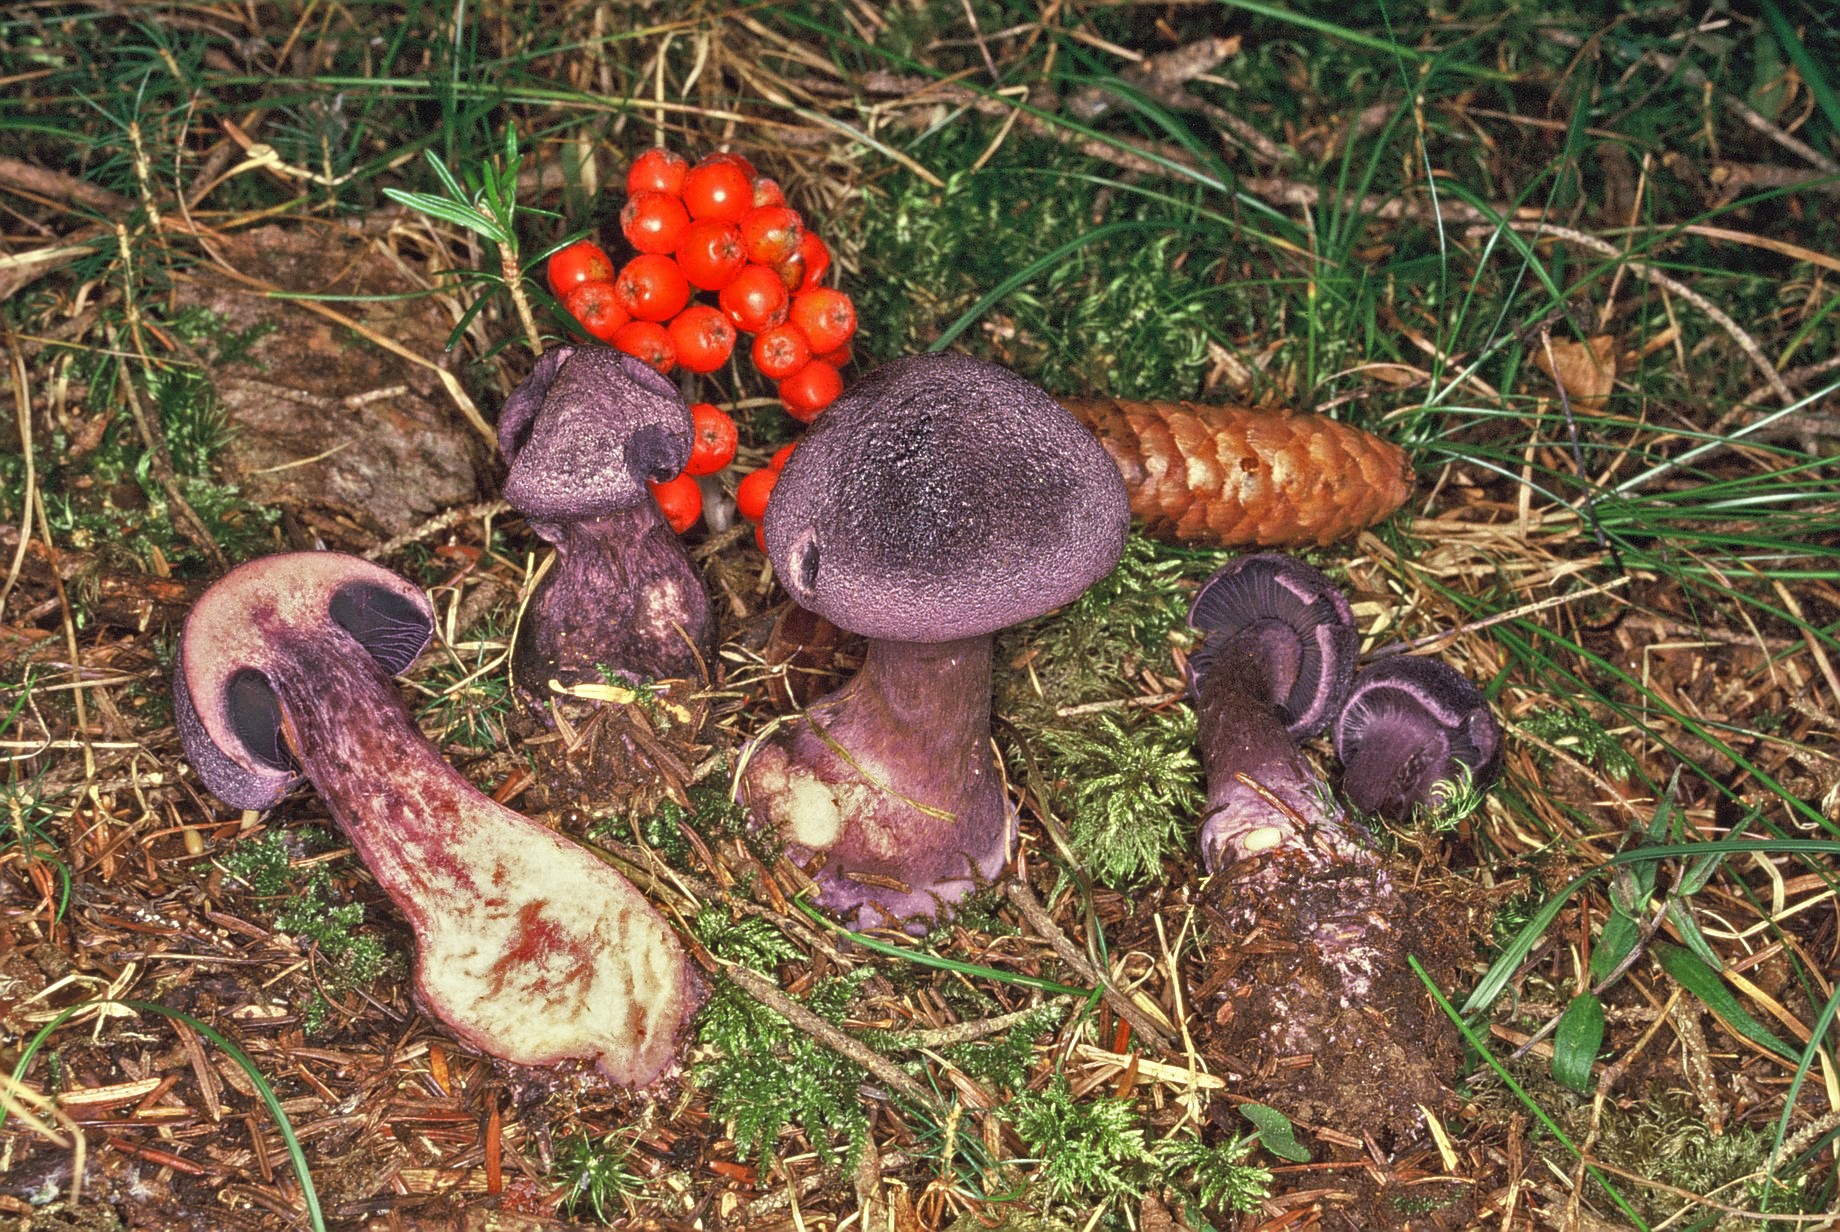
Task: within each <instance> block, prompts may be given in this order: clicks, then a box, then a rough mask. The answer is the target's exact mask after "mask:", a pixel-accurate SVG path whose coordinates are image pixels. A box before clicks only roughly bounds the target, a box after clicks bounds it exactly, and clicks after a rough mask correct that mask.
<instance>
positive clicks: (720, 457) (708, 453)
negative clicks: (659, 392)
mask: <svg viewBox="0 0 1840 1232" xmlns="http://www.w3.org/2000/svg"><path fill="white" fill-rule="evenodd" d="M723 324H727V322H726V321H725V322H723ZM734 460H735V421H734V420H732V419H730V418H729V417H728V414H727V412H725V411H723V410H722V409H721V408H720V407H717V406H715V405H714V404H712V403H708V402H699V403H697V404H696V405H695V406H693V407H691V408H690V461H688V462H686V463H685V464H684V474H686V475H713V474H715V473H716V472H717V471H719V470H721V469H722V468H723V467H725V466H727V465H728V464H729V463H730V462H733V461H734Z"/></svg>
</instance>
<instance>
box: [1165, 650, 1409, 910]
mask: <svg viewBox="0 0 1840 1232" xmlns="http://www.w3.org/2000/svg"><path fill="white" fill-rule="evenodd" d="M1231 667H1232V664H1231V663H1230V662H1225V663H1223V662H1217V663H1216V664H1215V665H1214V668H1213V670H1212V671H1210V672H1209V673H1208V675H1207V677H1206V679H1204V680H1203V681H1202V686H1201V712H1200V718H1199V726H1200V730H1201V733H1202V735H1201V761H1202V765H1203V767H1204V768H1205V769H1206V771H1207V781H1208V797H1207V810H1206V811H1205V812H1204V813H1203V814H1202V816H1201V856H1202V859H1203V860H1204V861H1205V862H1206V865H1207V869H1208V871H1209V872H1211V873H1212V872H1219V871H1220V870H1221V869H1223V868H1227V867H1230V866H1232V865H1234V864H1238V863H1240V862H1241V861H1245V860H1252V859H1257V858H1260V857H1267V856H1271V855H1273V854H1276V853H1279V852H1292V853H1296V854H1299V855H1302V856H1303V857H1305V858H1307V859H1312V860H1316V861H1319V862H1328V861H1336V862H1342V863H1357V864H1358V863H1366V862H1368V861H1370V860H1371V859H1372V856H1371V854H1370V853H1369V852H1368V851H1367V849H1366V847H1365V845H1364V844H1362V843H1361V842H1360V841H1359V840H1358V838H1357V837H1356V836H1355V835H1354V834H1353V833H1352V832H1351V831H1350V830H1349V828H1348V822H1347V821H1346V819H1345V818H1344V816H1343V814H1342V810H1341V807H1340V806H1339V805H1338V804H1336V802H1335V798H1334V796H1333V794H1332V793H1331V792H1330V790H1329V785H1328V784H1327V783H1326V782H1324V781H1323V779H1322V776H1321V775H1319V774H1317V773H1316V769H1315V767H1313V766H1312V765H1311V764H1310V760H1309V758H1308V757H1306V756H1305V755H1304V754H1303V752H1302V750H1300V749H1299V748H1298V747H1297V745H1296V744H1295V742H1293V741H1292V739H1291V737H1290V733H1289V732H1287V731H1286V730H1285V727H1284V720H1283V718H1282V717H1281V716H1280V715H1279V714H1278V712H1277V711H1276V710H1275V709H1274V708H1273V707H1272V706H1271V705H1270V704H1269V703H1268V702H1266V701H1264V700H1263V695H1264V694H1265V693H1266V692H1267V690H1265V689H1263V688H1262V687H1260V688H1253V689H1247V688H1244V687H1241V684H1240V682H1238V681H1236V679H1235V677H1234V675H1233V673H1232V671H1231V670H1230V668H1231Z"/></svg>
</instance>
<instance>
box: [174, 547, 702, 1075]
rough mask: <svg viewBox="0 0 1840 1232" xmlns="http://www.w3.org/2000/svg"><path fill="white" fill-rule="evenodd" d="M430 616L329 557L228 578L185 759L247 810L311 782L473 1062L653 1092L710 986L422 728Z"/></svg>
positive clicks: (648, 916) (189, 708)
mask: <svg viewBox="0 0 1840 1232" xmlns="http://www.w3.org/2000/svg"><path fill="white" fill-rule="evenodd" d="M433 629H434V612H433V610H432V608H431V607H430V606H429V604H428V601H427V599H426V598H425V597H424V596H423V595H422V593H421V591H419V590H417V589H416V588H415V587H414V586H412V585H411V584H410V583H409V582H407V581H405V580H404V579H402V578H400V577H398V576H396V575H395V574H393V573H391V572H389V571H388V570H386V569H382V568H380V567H378V566H376V565H373V564H369V563H367V562H366V561H363V560H359V559H357V558H356V557H352V556H344V555H340V554H337V553H332V552H296V553H289V554H285V555H280V556H270V557H267V558H265V559H262V560H257V561H252V562H250V563H249V564H246V565H242V566H240V567H238V568H236V569H233V570H231V571H230V572H229V573H228V574H226V575H225V576H224V577H223V578H222V579H221V580H219V581H218V582H217V583H216V584H215V585H214V586H212V587H211V588H210V589H209V590H208V591H206V592H205V594H204V595H203V597H201V598H200V599H199V600H198V602H197V604H196V605H195V606H194V607H193V608H192V611H191V614H190V615H189V616H188V617H187V618H186V622H185V633H184V636H183V638H182V639H181V643H180V649H179V663H178V667H177V670H176V673H175V677H174V680H173V709H174V712H175V715H176V718H177V722H178V727H179V736H180V739H181V740H182V741H183V743H184V745H185V753H186V756H187V758H188V759H189V760H190V761H191V764H192V766H193V768H194V769H196V770H197V771H198V775H199V778H200V779H202V780H203V782H204V784H205V786H207V787H208V788H210V790H211V791H212V792H213V793H215V794H216V795H217V797H218V798H219V799H221V800H223V801H224V802H225V803H226V804H229V805H231V806H232V807H235V808H247V809H257V808H267V807H269V806H270V805H272V804H274V803H275V802H276V801H277V800H279V799H280V798H281V797H282V795H284V794H285V793H286V792H287V791H288V790H289V789H291V788H292V787H294V786H295V785H296V784H297V783H298V782H299V781H300V778H301V776H302V775H303V774H304V775H305V776H306V777H307V778H308V779H310V780H311V781H312V783H313V785H314V787H316V788H318V789H319V793H320V795H321V796H323V797H324V798H325V801H326V804H327V806H328V807H329V809H330V810H331V813H332V817H333V820H334V821H335V822H337V823H338V825H339V828H340V829H341V830H342V831H343V832H344V833H345V835H346V837H347V838H348V839H350V841H351V844H352V846H353V847H354V848H355V849H356V850H357V852H358V855H359V857H360V858H361V859H363V861H364V863H365V865H366V867H368V868H369V869H370V870H371V873H372V874H373V875H374V876H375V877H376V879H377V882H378V884H379V885H381V886H382V887H383V889H384V892H385V893H387V894H388V895H389V896H390V898H391V900H392V901H393V902H394V903H395V904H396V906H397V907H398V908H399V909H400V910H401V911H402V913H403V915H404V916H405V917H406V918H407V919H408V922H409V926H410V928H411V929H412V930H413V931H414V933H415V937H416V971H415V989H416V993H417V996H418V997H419V999H420V1001H421V1003H422V1005H423V1006H425V1007H426V1008H427V1010H428V1012H429V1013H430V1014H432V1015H433V1016H434V1017H435V1018H437V1019H439V1020H440V1021H441V1022H443V1023H445V1024H446V1025H447V1027H448V1028H449V1029H450V1030H452V1031H453V1032H454V1034H455V1035H457V1036H459V1037H460V1038H461V1039H463V1040H465V1041H466V1042H467V1043H469V1044H472V1045H474V1046H475V1047H477V1048H479V1049H480V1050H481V1051H483V1052H486V1053H489V1054H490V1055H492V1056H495V1057H500V1058H503V1059H504V1060H507V1061H513V1062H517V1063H519V1064H523V1065H550V1064H555V1063H558V1062H561V1061H565V1060H579V1061H583V1062H589V1063H592V1064H594V1065H595V1066H596V1067H598V1068H599V1069H600V1070H601V1072H603V1073H604V1074H606V1076H607V1077H608V1078H610V1079H612V1080H613V1081H615V1082H620V1083H625V1084H628V1085H634V1086H639V1085H644V1084H646V1083H649V1082H651V1081H652V1080H654V1079H655V1078H657V1077H659V1076H660V1075H661V1074H662V1073H664V1072H665V1071H666V1070H667V1069H668V1068H669V1066H670V1065H671V1063H672V1061H673V1057H674V1053H675V1050H676V1043H677V1039H678V1037H679V1035H680V1033H681V1032H682V1030H683V1027H684V1024H685V1022H686V1021H687V1019H688V1017H689V1015H690V1013H691V1011H692V1010H693V1009H694V1008H695V1004H696V1001H697V999H698V995H699V988H700V985H699V983H698V981H697V978H696V976H695V974H694V972H693V971H692V970H691V969H690V967H689V965H688V964H687V963H686V961H685V958H684V952H683V949H682V947H681V946H679V944H678V942H677V938H676V937H675V936H674V935H673V934H672V932H671V930H670V928H668V927H667V926H666V924H665V922H664V920H663V918H662V917H661V916H660V915H659V914H658V912H657V911H656V910H654V909H653V908H652V906H651V904H650V903H648V902H647V901H646V900H645V898H644V896H643V895H641V894H640V893H639V891H638V890H636V889H634V888H633V886H632V885H631V884H630V883H628V882H627V881H626V880H625V879H624V878H622V877H621V876H620V875H619V874H617V873H615V872H614V871H613V870H612V869H611V868H609V867H608V866H607V865H606V864H604V863H602V862H601V861H600V860H599V859H597V858H596V857H595V856H594V855H593V854H592V853H590V852H589V851H587V850H586V849H585V848H583V847H580V846H578V845H576V844H574V843H571V842H569V841H567V840H566V839H563V838H562V837H560V836H559V835H557V834H554V833H552V832H551V831H549V830H547V829H545V828H544V827H542V826H540V825H538V824H536V823H535V822H533V821H531V820H529V819H528V818H525V817H522V816H519V815H518V814H517V813H514V812H512V811H511V810H509V809H507V808H504V807H503V806H501V805H499V804H495V803H494V802H493V801H491V800H489V799H487V798H486V797H485V796H483V795H481V794H480V793H479V792H478V791H476V790H474V788H473V787H472V786H471V785H470V784H468V783H467V781H466V780H465V779H463V778H461V777H460V775H459V774H458V773H457V772H456V771H455V770H454V769H453V767H451V766H449V765H448V764H447V763H446V762H445V761H443V760H442V758H441V755H440V753H439V752H438V751H437V750H436V749H435V747H434V746H433V745H432V744H430V743H429V742H428V740H427V739H426V738H425V737H423V735H422V734H421V732H420V731H418V730H417V729H416V726H415V720H414V719H413V718H412V717H411V716H410V714H409V711H408V709H407V708H406V707H405V706H404V705H403V703H402V700H401V698H399V697H398V696H397V692H396V689H395V687H394V686H393V685H392V684H391V683H390V677H391V675H393V674H394V673H396V672H400V671H402V670H403V669H404V668H406V667H407V666H408V665H409V664H411V663H413V662H414V661H415V659H416V656H417V655H419V654H420V653H421V651H422V649H423V648H424V647H425V646H427V644H428V640H429V637H430V635H431V634H432V632H433Z"/></svg>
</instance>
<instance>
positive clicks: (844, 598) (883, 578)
mask: <svg viewBox="0 0 1840 1232" xmlns="http://www.w3.org/2000/svg"><path fill="white" fill-rule="evenodd" d="M1129 522H1130V506H1129V501H1128V499H1127V496H1126V493H1125V487H1124V480H1123V479H1122V478H1121V477H1120V476H1119V474H1118V467H1117V466H1116V464H1114V463H1113V462H1112V460H1111V457H1110V456H1109V455H1108V454H1107V453H1106V452H1105V450H1104V448H1103V447H1102V446H1100V444H1099V443H1098V441H1097V440H1096V439H1095V438H1094V437H1093V435H1092V434H1091V433H1090V432H1088V431H1087V430H1086V429H1085V428H1083V427H1081V426H1080V424H1079V422H1078V421H1077V420H1075V419H1074V417H1073V416H1072V415H1070V414H1069V413H1068V412H1067V411H1066V410H1065V409H1064V408H1063V407H1061V406H1060V404H1059V403H1057V402H1055V401H1054V399H1053V398H1051V397H1049V396H1048V395H1047V394H1046V393H1045V392H1043V391H1042V390H1040V389H1037V388H1036V387H1035V386H1033V385H1031V384H1029V383H1028V382H1027V381H1025V380H1023V379H1022V378H1021V377H1019V376H1017V375H1015V374H1014V373H1012V372H1010V371H1009V370H1007V369H1005V368H1001V367H998V366H997V365H995V364H989V363H985V362H983V361H982V360H977V359H972V358H971V357H969V356H966V355H956V354H936V355H914V356H909V357H907V358H905V359H897V360H895V361H893V362H892V363H889V364H885V365H883V366H882V367H880V368H878V369H876V370H875V371H873V372H871V373H869V374H868V375H867V376H866V377H864V378H863V379H862V380H861V381H860V382H858V383H857V384H856V386H855V387H854V388H853V389H851V390H849V391H848V392H847V393H845V394H844V395H843V396H842V397H841V398H839V399H837V401H836V402H834V403H832V404H831V406H830V407H829V408H827V409H826V410H825V412H824V414H823V415H821V416H820V417H819V418H818V420H817V422H816V423H815V424H814V425H813V426H812V428H811V430H810V431H808V432H807V433H806V434H805V437H804V439H803V440H801V441H800V442H799V447H798V448H797V449H796V450H794V451H793V453H792V456H791V457H790V458H789V459H787V461H786V466H785V470H784V471H783V472H782V473H781V475H780V478H779V482H778V485H777V486H776V487H775V488H774V490H773V500H772V501H771V503H769V504H768V506H767V514H766V519H765V521H764V523H763V525H764V528H765V535H766V541H767V554H768V555H769V556H770V557H772V558H773V566H774V568H775V570H776V571H777V572H778V574H779V578H780V582H781V584H782V585H784V586H785V588H786V591H787V593H789V594H790V595H791V596H792V598H793V600H794V601H795V602H796V603H798V604H799V606H801V607H804V608H808V609H810V610H811V611H814V612H816V613H818V614H819V615H820V616H823V617H824V618H825V619H827V620H829V621H830V622H831V623H833V624H835V625H838V626H839V627H841V628H844V629H848V630H850V631H852V632H855V633H860V634H862V635H863V636H864V637H870V638H879V639H883V640H888V641H908V642H946V641H954V640H957V639H959V638H966V637H977V636H982V635H984V634H988V633H993V632H995V631H996V630H998V629H1002V628H1006V627H1008V626H1010V625H1013V624H1016V623H1018V622H1020V621H1023V620H1027V619H1029V618H1031V617H1034V616H1039V615H1041V614H1042V613H1044V612H1047V611H1050V610H1052V609H1053V608H1056V607H1059V606H1060V605H1061V604H1063V603H1066V602H1068V601H1070V600H1072V599H1074V598H1075V597H1077V596H1078V595H1079V594H1080V593H1081V592H1082V591H1084V590H1085V589H1086V588H1087V587H1089V586H1091V585H1092V584H1093V583H1094V582H1096V581H1098V580H1099V579H1100V578H1102V577H1104V576H1105V575H1106V574H1107V573H1108V572H1110V571H1111V569H1112V566H1113V565H1115V564H1116V563H1117V562H1118V557H1119V555H1120V554H1121V553H1122V552H1123V551H1124V541H1125V534H1126V531H1127V530H1128V528H1129Z"/></svg>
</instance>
